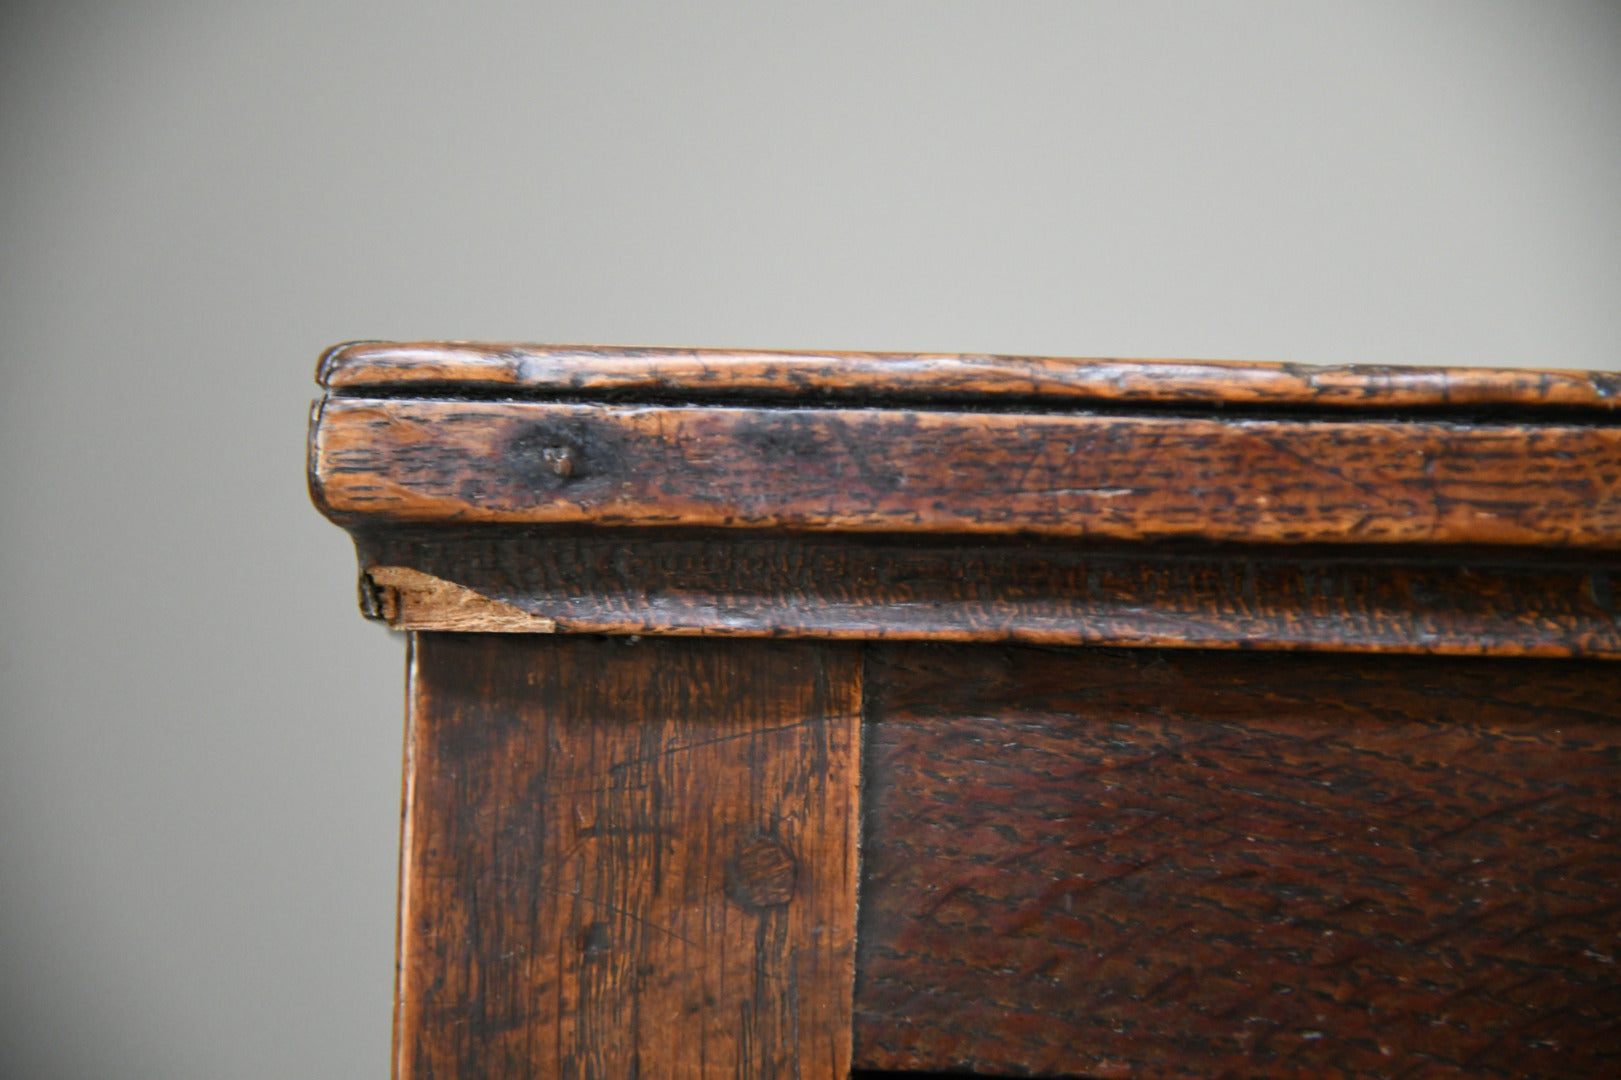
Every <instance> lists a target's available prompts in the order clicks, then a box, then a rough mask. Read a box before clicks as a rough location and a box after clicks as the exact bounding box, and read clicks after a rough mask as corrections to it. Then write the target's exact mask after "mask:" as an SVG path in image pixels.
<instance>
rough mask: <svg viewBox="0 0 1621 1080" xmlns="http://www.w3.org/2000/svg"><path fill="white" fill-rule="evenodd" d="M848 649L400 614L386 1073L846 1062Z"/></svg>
mask: <svg viewBox="0 0 1621 1080" xmlns="http://www.w3.org/2000/svg"><path fill="white" fill-rule="evenodd" d="M858 716H859V658H858V654H857V653H856V652H855V651H854V650H853V649H851V648H848V647H841V646H836V645H815V644H808V643H802V644H785V643H772V642H749V643H728V644H725V645H721V644H718V643H712V642H703V641H652V640H646V641H641V642H639V643H629V642H627V641H624V640H611V639H603V638H554V637H546V636H516V635H488V634H486V635H445V634H419V635H416V639H415V656H414V661H413V677H412V683H411V706H410V712H409V727H408V732H407V752H408V759H407V776H406V798H405V809H406V816H405V826H404V842H403V855H402V882H401V916H400V930H401V937H400V984H399V1001H398V1020H397V1066H396V1076H397V1077H399V1078H401V1080H428V1078H430V1077H431V1078H435V1080H446V1078H451V1077H462V1078H473V1077H477V1078H481V1080H482V1078H496V1077H513V1078H516V1077H524V1078H529V1077H540V1076H547V1077H562V1078H578V1080H633V1078H637V1077H641V1078H644V1080H653V1078H660V1080H662V1078H672V1080H699V1078H717V1080H718V1078H725V1080H733V1078H760V1080H764V1078H783V1077H802V1078H805V1080H810V1078H824V1080H834V1078H840V1080H842V1078H843V1077H844V1075H845V1073H846V1072H847V1071H848V1068H849V1052H850V1013H849V1010H850V1000H851V997H850V995H851V990H850V985H851V978H852V948H853V946H852V939H853V934H854V910H855V873H856V841H857V833H856V803H855V797H856V779H857V767H858V765H857V755H858V739H857V722H858Z"/></svg>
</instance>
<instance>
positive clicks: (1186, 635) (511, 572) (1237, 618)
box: [357, 527, 1621, 657]
mask: <svg viewBox="0 0 1621 1080" xmlns="http://www.w3.org/2000/svg"><path fill="white" fill-rule="evenodd" d="M357 546H358V551H359V554H360V560H361V567H362V570H363V578H364V580H366V581H367V582H369V583H370V584H368V585H367V586H366V587H365V588H363V589H362V595H363V596H365V597H367V598H369V599H371V600H372V601H373V602H372V603H371V606H370V608H369V610H370V613H371V614H372V615H373V616H374V617H379V618H383V619H385V620H387V621H388V622H389V623H390V624H391V625H394V626H396V627H400V628H406V629H446V630H453V629H469V628H474V627H472V626H471V624H469V623H468V621H467V620H468V618H469V614H468V613H469V611H470V610H474V611H476V614H477V617H478V619H479V622H478V625H477V627H476V628H477V629H483V630H490V631H511V632H550V631H552V630H554V629H555V630H558V631H560V632H564V633H613V634H683V635H686V634H696V635H715V636H739V637H781V636H793V637H810V638H832V639H901V640H935V641H989V642H994V641H1025V642H1039V643H1043V644H1116V645H1120V644H1129V645H1161V646H1197V647H1217V648H1277V649H1331V650H1340V651H1383V652H1410V653H1443V654H1474V655H1499V656H1510V655H1519V656H1526V655H1529V656H1608V657H1621V605H1618V603H1617V594H1618V591H1621V561H1617V559H1616V557H1615V556H1612V555H1598V554H1588V555H1584V556H1582V557H1580V558H1574V557H1572V556H1570V555H1569V554H1568V553H1563V552H1539V551H1524V550H1515V551H1504V550H1497V549H1492V550H1489V551H1480V550H1475V551H1471V552H1469V553H1460V552H1458V551H1456V550H1453V549H1442V550H1429V551H1426V550H1423V549H1411V548H1401V549H1399V550H1396V551H1392V550H1390V549H1388V548H1375V549H1368V548H1319V549H1308V548H1283V549H1279V548H1270V549H1269V548H1260V549H1245V550H1232V549H1207V550H1188V549H1184V548H1177V549H1165V548H1152V547H1147V546H1138V547H1113V548H1108V547H1104V548H1100V547H1096V546H1087V547H1082V546H1078V545H1075V544H1072V543H1061V542H1050V543H1035V542H1031V541H1025V540H1008V539H990V538H985V539H981V540H978V541H976V542H974V543H971V544H969V543H961V542H957V543H953V542H951V541H950V539H949V538H947V539H942V540H918V539H904V538H889V537H870V536H838V535H825V534H823V535H816V534H812V535H802V536H774V535H759V534H755V533H747V532H740V531H734V530H718V531H715V532H710V533H700V534H696V535H694V534H691V533H686V532H682V531H678V530H677V531H672V530H633V531H632V530H620V531H612V530H610V531H607V532H603V533H595V532H578V531H564V532H558V531H545V532H541V531H535V530H523V529H507V528H495V527H484V528H473V529H461V530H446V529H417V530H396V531H389V532H385V533H381V534H370V533H363V534H362V535H361V536H360V538H359V539H358V544H357ZM407 567H408V568H412V569H411V570H409V571H406V570H402V568H407ZM402 573H415V574H417V575H419V576H421V577H424V578H426V580H428V581H430V582H439V583H440V584H441V585H446V584H447V583H455V584H454V585H451V586H449V588H442V589H438V590H430V589H420V590H417V591H408V590H401V589H399V588H396V587H394V586H393V585H392V584H391V583H394V582H396V581H398V580H399V579H400V575H401V574H402ZM457 588H459V589H461V590H462V592H460V593H458V592H455V591H453V590H454V589H457ZM463 593H465V594H467V595H471V596H476V597H478V598H479V601H478V603H476V604H470V603H469V602H468V601H467V600H466V599H465V598H464V596H463ZM439 598H443V599H439ZM502 613H505V614H504V616H503V614H502Z"/></svg>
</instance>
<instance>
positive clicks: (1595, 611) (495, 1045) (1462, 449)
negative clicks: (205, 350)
mask: <svg viewBox="0 0 1621 1080" xmlns="http://www.w3.org/2000/svg"><path fill="white" fill-rule="evenodd" d="M320 379H321V382H322V384H323V386H324V387H325V396H324V397H323V398H322V400H321V401H320V402H318V403H317V406H316V410H315V415H314V419H313V423H312V428H311V442H310V477H311V490H312V493H313V495H314V498H315V500H316V503H317V505H318V506H319V507H320V509H321V510H322V511H323V512H324V513H325V514H326V515H327V516H328V517H330V518H331V519H332V520H333V521H335V522H337V523H338V524H340V525H342V526H343V527H344V528H346V529H348V530H349V531H350V532H351V533H352V534H353V536H354V539H355V542H356V546H357V549H358V552H359V558H360V571H361V572H360V592H361V605H362V608H363V609H364V611H365V613H366V614H367V615H369V616H371V617H373V618H378V619H382V620H385V621H387V622H388V623H389V624H391V625H392V626H395V627H397V628H399V629H402V630H407V631H409V632H410V639H409V640H410V656H409V682H408V698H409V700H408V707H407V726H406V747H405V791H404V818H403V829H402V854H401V864H400V865H401V885H400V932H399V981H398V995H397V1006H396V1007H397V1013H396V1028H395V1030H396V1060H395V1074H396V1076H397V1077H399V1078H401V1080H407V1078H408V1080H427V1078H430V1077H432V1078H438V1080H444V1078H449V1077H462V1078H466V1077H491V1078H493V1077H502V1078H507V1077H554V1076H555V1077H570V1078H581V1080H587V1078H590V1080H623V1078H643V1080H663V1078H691V1080H698V1078H704V1080H708V1078H720V1077H727V1078H731V1077H759V1078H786V1077H794V1078H803V1080H811V1078H815V1080H833V1078H842V1077H844V1076H846V1075H848V1074H849V1073H850V1071H851V1070H852V1068H853V1069H855V1070H857V1071H858V1072H859V1071H861V1070H894V1071H897V1072H913V1073H928V1072H953V1073H969V1074H974V1075H990V1076H995V1075H1011V1076H1099V1077H1116V1076H1119V1077H1124V1076H1131V1077H1139V1076H1140V1077H1218V1076H1266V1077H1321V1076H1377V1077H1432V1076H1433V1077H1439V1076H1561V1077H1574V1076H1595V1077H1596V1076H1613V1075H1617V1074H1621V963H1618V960H1621V790H1618V788H1621V785H1618V780H1621V693H1618V691H1621V666H1617V665H1616V662H1615V661H1616V658H1617V657H1618V656H1621V617H1618V611H1621V608H1618V600H1617V597H1618V595H1621V551H1618V548H1621V426H1618V420H1621V411H1618V409H1621V379H1618V378H1617V377H1616V376H1611V375H1603V374H1598V373H1578V372H1514V371H1496V370H1480V369H1390V368H1349V369H1332V368H1310V367H1290V366H1285V365H1244V364H1213V363H1173V362H1121V361H1106V360H1092V361H1081V360H1075V361H1065V360H1042V359H1028V358H1010V357H992V356H914V355H870V354H791V353H758V352H734V351H720V350H708V351H705V350H699V351H693V350H675V349H606V348H582V347H542V346H479V345H468V344H443V345H435V344H418V345H409V344H406V345H400V344H378V343H361V344H355V345H349V346H344V347H341V348H338V349H335V350H333V351H332V352H330V353H329V354H328V355H327V356H326V357H325V358H323V361H322V365H321V369H320Z"/></svg>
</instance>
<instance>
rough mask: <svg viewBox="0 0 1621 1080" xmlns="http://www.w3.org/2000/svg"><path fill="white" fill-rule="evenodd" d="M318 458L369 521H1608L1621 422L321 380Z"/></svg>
mask: <svg viewBox="0 0 1621 1080" xmlns="http://www.w3.org/2000/svg"><path fill="white" fill-rule="evenodd" d="M312 469H313V472H312V489H313V491H314V493H315V497H316V501H317V504H318V505H319V506H320V507H321V508H322V510H323V511H325V512H326V513H327V514H328V515H329V516H330V517H332V518H333V519H334V520H336V521H338V522H340V523H344V524H350V525H357V524H362V523H365V524H370V525H372V526H374V527H376V526H382V525H385V524H389V523H395V524H401V523H419V524H420V523H426V522H443V523H457V524H469V523H477V522H488V523H514V524H515V523H528V524H541V523H549V524H566V523H575V524H591V525H598V526H635V525H639V526H651V525H671V524H679V525H685V526H708V527H753V528H786V529H827V530H838V531H862V532H886V531H887V532H903V533H914V532H947V533H953V532H954V533H991V534H998V533H1000V534H1008V533H1033V534H1042V535H1049V536H1073V537H1089V538H1109V539H1125V540H1144V539H1166V538H1200V539H1206V540H1222V541H1246V542H1291V543H1303V542H1312V541H1326V542H1340V543H1346V542H1372V543H1398V542H1424V543H1459V544H1526V545H1558V546H1591V547H1615V546H1617V545H1618V544H1621V427H1582V426H1553V425H1547V426H1526V425H1466V424H1455V423H1435V422H1427V423H1421V422H1416V421H1379V422H1374V421H1345V422H1339V423H1324V422H1316V421H1310V422H1308V421H1284V420H1251V421H1220V420H1209V419H1195V418H1188V417H1178V418H1171V417H1118V416H1110V417H1102V416H1053V415H1041V414H1005V413H990V414H964V413H951V412H919V411H904V410H891V409H761V408H713V407H690V408H683V407H626V406H604V405H581V404H546V403H540V402H450V401H418V400H380V399H379V400H372V399H340V398H335V399H332V400H329V401H328V402H327V403H326V405H325V407H324V409H323V410H322V413H321V416H320V418H319V420H318V423H317V428H316V433H315V437H314V445H313V448H312Z"/></svg>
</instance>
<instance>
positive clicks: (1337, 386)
mask: <svg viewBox="0 0 1621 1080" xmlns="http://www.w3.org/2000/svg"><path fill="white" fill-rule="evenodd" d="M316 378H317V379H318V380H319V381H320V382H321V384H322V385H323V386H328V387H330V388H332V389H334V390H340V391H344V392H357V391H365V390H374V389H384V388H410V389H418V388H422V389H428V390H431V389H433V388H436V387H437V388H461V389H475V388H485V389H497V390H504V391H531V392H549V393H592V394H604V393H626V392H633V393H643V394H646V393H667V394H684V395H689V396H690V395H695V394H697V395H703V394H725V395H738V396H749V395H753V396H760V395H770V396H785V397H812V396H815V397H821V396H826V395H852V396H860V397H862V398H863V399H866V400H873V399H875V398H876V399H881V400H882V399H889V400H894V399H897V398H904V397H914V398H917V397H921V398H926V399H929V400H995V399H1006V398H1028V397H1042V398H1049V399H1053V400H1057V401H1067V402H1082V401H1088V400H1092V401H1117V402H1162V403H1172V402H1181V403H1204V402H1221V403H1227V404H1258V405H1308V406H1312V407H1328V408H1361V409H1383V408H1391V407H1403V408H1410V407H1415V406H1416V407H1438V406H1447V407H1450V406H1480V405H1493V406H1497V405H1508V406H1533V407H1570V408H1579V409H1590V410H1597V411H1609V410H1614V409H1616V408H1617V407H1621V376H1617V375H1615V374H1612V373H1608V372H1598V371H1516V370H1512V369H1506V368H1415V367H1389V366H1377V367H1358V366H1353V367H1323V366H1316V365H1311V364H1256V363H1234V362H1221V361H1209V360H1113V359H1109V360H1063V359H1053V358H1047V357H1028V356H972V355H951V354H939V353H866V352H822V353H794V352H777V351H769V350H746V349H658V348H611V347H605V346H599V345H516V344H496V345H492V344H478V343H474V342H444V343H439V342H355V343H352V344H348V345H340V346H337V347H335V348H333V349H330V350H328V352H327V353H326V355H324V356H323V357H322V358H321V364H320V367H319V370H318V371H317V373H316Z"/></svg>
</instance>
